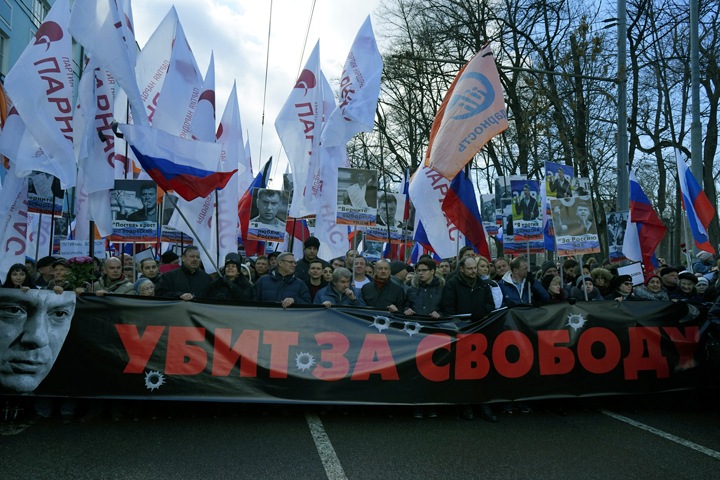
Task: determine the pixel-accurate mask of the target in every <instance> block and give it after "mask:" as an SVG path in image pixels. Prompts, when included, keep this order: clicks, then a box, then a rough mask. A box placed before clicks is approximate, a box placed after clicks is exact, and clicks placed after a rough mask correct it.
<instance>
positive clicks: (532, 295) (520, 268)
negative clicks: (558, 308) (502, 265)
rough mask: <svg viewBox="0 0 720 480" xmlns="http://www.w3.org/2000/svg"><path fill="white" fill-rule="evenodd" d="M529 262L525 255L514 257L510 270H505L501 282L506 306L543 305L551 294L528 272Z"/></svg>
mask: <svg viewBox="0 0 720 480" xmlns="http://www.w3.org/2000/svg"><path fill="white" fill-rule="evenodd" d="M528 271H529V268H528V262H527V260H526V259H525V258H524V257H517V258H514V259H513V261H512V262H510V271H509V272H505V275H503V278H502V280H501V281H500V282H499V283H500V288H501V289H502V292H503V296H504V298H505V306H506V307H514V306H517V305H530V304H533V305H542V304H545V303H547V302H548V301H549V300H550V296H549V295H548V293H547V290H545V287H543V286H542V283H540V282H538V281H535V280H534V279H533V277H532V275H529V274H528Z"/></svg>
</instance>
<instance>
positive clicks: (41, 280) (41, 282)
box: [35, 256, 55, 288]
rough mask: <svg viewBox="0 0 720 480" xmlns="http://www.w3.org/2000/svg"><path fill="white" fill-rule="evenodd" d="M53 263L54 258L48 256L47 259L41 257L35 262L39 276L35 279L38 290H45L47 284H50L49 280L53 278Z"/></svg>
mask: <svg viewBox="0 0 720 480" xmlns="http://www.w3.org/2000/svg"><path fill="white" fill-rule="evenodd" d="M54 263H55V257H52V256H49V257H43V258H41V259H40V260H38V261H37V271H38V273H39V274H40V276H39V277H38V278H37V279H35V285H37V286H38V287H40V288H45V287H47V286H48V283H50V280H52V279H53V278H54V274H53V271H54V269H55V268H54V267H53V264H54Z"/></svg>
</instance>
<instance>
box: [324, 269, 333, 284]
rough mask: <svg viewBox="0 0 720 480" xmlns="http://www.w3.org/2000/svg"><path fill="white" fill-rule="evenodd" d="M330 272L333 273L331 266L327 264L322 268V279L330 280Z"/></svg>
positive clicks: (328, 281)
mask: <svg viewBox="0 0 720 480" xmlns="http://www.w3.org/2000/svg"><path fill="white" fill-rule="evenodd" d="M332 274H333V267H331V266H330V265H328V266H327V267H325V268H323V271H322V279H323V282H325V283H330V282H332Z"/></svg>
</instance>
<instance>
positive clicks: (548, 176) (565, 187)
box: [545, 162, 575, 198]
mask: <svg viewBox="0 0 720 480" xmlns="http://www.w3.org/2000/svg"><path fill="white" fill-rule="evenodd" d="M574 176H575V174H574V172H573V168H572V167H571V166H570V165H563V164H560V163H555V162H545V195H546V196H547V198H570V197H572V196H573V188H572V180H573V178H574Z"/></svg>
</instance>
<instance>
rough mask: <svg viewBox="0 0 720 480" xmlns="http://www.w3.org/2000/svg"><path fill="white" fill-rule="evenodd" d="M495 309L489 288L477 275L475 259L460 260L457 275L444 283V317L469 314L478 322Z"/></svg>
mask: <svg viewBox="0 0 720 480" xmlns="http://www.w3.org/2000/svg"><path fill="white" fill-rule="evenodd" d="M494 309H495V302H494V301H493V296H492V291H491V290H490V286H489V285H488V284H487V282H485V281H484V280H483V279H481V278H480V277H479V276H478V274H477V260H475V257H465V258H462V259H461V260H460V265H459V271H458V274H457V275H455V276H454V277H452V278H450V279H449V280H448V281H447V282H445V287H444V288H443V293H442V310H443V313H444V314H445V315H459V314H467V313H469V314H470V317H471V318H472V319H473V320H479V319H481V318H483V317H484V316H485V315H487V314H488V313H490V312H492V311H493V310H494Z"/></svg>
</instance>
